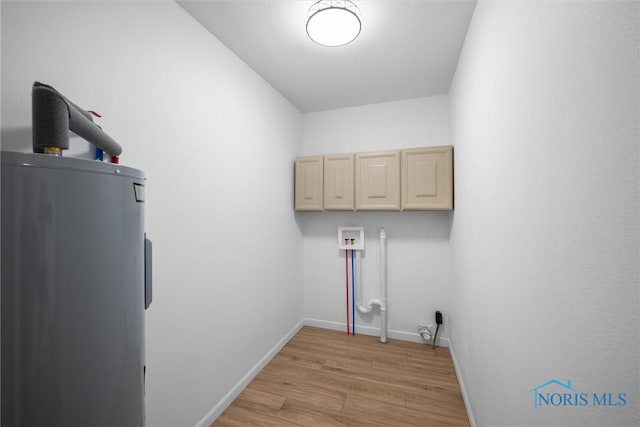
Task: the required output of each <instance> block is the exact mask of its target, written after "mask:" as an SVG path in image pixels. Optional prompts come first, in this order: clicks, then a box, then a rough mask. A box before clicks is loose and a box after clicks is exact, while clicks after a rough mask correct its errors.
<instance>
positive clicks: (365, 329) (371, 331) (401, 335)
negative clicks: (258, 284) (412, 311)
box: [304, 318, 449, 347]
mask: <svg viewBox="0 0 640 427" xmlns="http://www.w3.org/2000/svg"><path fill="white" fill-rule="evenodd" d="M304 324H305V326H315V327H316V328H323V329H331V330H334V331H344V332H345V333H346V331H347V324H346V323H340V322H330V321H327V320H320V319H309V318H305V319H304ZM356 334H362V335H373V336H379V335H380V328H375V327H372V326H358V325H356ZM387 336H388V337H389V338H391V339H396V340H400V341H409V342H416V343H422V344H426V343H425V342H424V340H423V339H422V337H421V336H420V334H418V333H417V332H405V331H394V330H388V331H387ZM438 345H439V346H441V347H449V338H446V337H442V338H438Z"/></svg>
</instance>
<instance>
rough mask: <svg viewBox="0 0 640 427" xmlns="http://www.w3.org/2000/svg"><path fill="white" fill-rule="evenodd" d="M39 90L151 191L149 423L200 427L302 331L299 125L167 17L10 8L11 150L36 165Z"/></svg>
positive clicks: (226, 57) (162, 8)
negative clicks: (51, 95)
mask: <svg viewBox="0 0 640 427" xmlns="http://www.w3.org/2000/svg"><path fill="white" fill-rule="evenodd" d="M36 79H37V80H41V81H43V82H46V83H49V84H52V85H53V86H55V87H56V88H58V89H59V90H60V91H61V92H62V93H64V94H65V95H67V96H68V97H69V98H70V99H72V100H73V101H75V102H76V103H77V104H78V105H80V106H83V107H85V108H92V109H94V110H96V111H99V112H101V113H102V114H103V116H104V117H103V119H102V125H103V127H104V129H105V130H106V131H107V132H108V133H109V134H110V135H111V136H113V137H114V138H115V139H116V140H117V141H119V142H120V143H121V144H122V145H123V146H124V152H123V155H122V163H123V164H126V165H131V166H134V167H137V168H140V169H142V170H144V171H145V173H146V175H147V180H148V181H147V204H146V208H147V209H146V218H147V231H148V234H149V236H150V238H151V239H152V240H153V243H154V276H153V277H154V302H153V304H152V306H151V307H150V309H149V310H148V311H147V316H146V318H147V395H146V401H147V421H148V424H149V425H152V426H161V425H164V426H193V425H194V424H196V423H197V422H198V421H199V420H201V419H202V418H203V417H204V416H205V414H207V412H208V411H209V410H210V409H211V408H212V407H213V406H214V405H215V404H216V403H218V402H219V401H220V399H222V398H223V396H224V395H225V394H226V393H227V392H228V391H229V390H230V389H231V388H232V387H233V386H234V385H235V384H236V383H237V382H238V380H239V379H240V378H241V377H242V376H243V375H244V374H245V373H246V372H247V371H248V370H249V369H250V368H252V367H253V366H254V365H255V364H256V362H258V360H259V359H260V358H261V357H262V356H263V355H264V354H265V353H266V352H267V351H268V350H270V349H271V348H272V347H273V346H274V345H275V344H276V343H277V342H278V341H279V340H280V339H281V338H282V337H283V336H285V334H286V333H287V332H288V331H290V330H291V328H293V327H294V326H295V325H296V324H297V322H299V321H300V320H301V319H302V317H303V314H302V285H301V277H302V268H301V261H302V257H301V256H300V253H301V250H302V238H301V233H300V229H299V227H298V224H297V223H296V220H295V217H294V214H293V209H292V206H293V200H292V193H293V192H292V162H293V159H294V157H295V155H296V154H297V152H298V150H299V144H300V139H301V126H300V123H301V115H300V113H299V112H298V111H297V110H296V109H295V108H294V107H293V106H292V105H291V104H289V103H288V102H287V101H286V100H285V99H284V98H283V97H282V96H281V95H280V94H278V93H277V92H275V91H274V90H273V89H272V88H271V87H270V86H269V85H268V84H266V83H265V82H264V81H263V80H262V79H261V78H260V77H258V76H257V75H256V74H255V73H254V72H253V71H252V70H251V69H250V68H249V67H247V66H246V64H244V63H243V62H242V61H240V60H239V59H238V58H237V57H236V56H235V55H234V54H232V53H231V52H229V51H228V50H227V49H226V48H225V47H224V46H223V45H222V44H221V43H220V42H219V41H218V40H216V39H215V38H214V37H212V36H211V35H210V34H209V33H208V32H207V31H206V30H204V29H203V28H202V27H201V26H200V25H199V24H198V23H197V22H196V21H195V20H193V18H191V17H190V16H189V15H188V14H187V13H186V12H184V10H183V9H182V8H180V7H179V6H178V5H176V4H175V3H173V2H20V3H18V2H16V3H13V2H5V1H3V2H2V95H3V96H2V110H3V111H2V112H3V115H2V145H3V148H12V149H14V150H15V149H26V150H29V149H30V144H31V141H30V135H31V129H30V127H31V104H30V103H31V97H30V93H31V84H32V83H33V81H34V80H36ZM80 146H81V144H80ZM85 149H86V147H85ZM80 154H82V153H80ZM101 232H104V233H108V232H113V230H101ZM97 238H99V236H97Z"/></svg>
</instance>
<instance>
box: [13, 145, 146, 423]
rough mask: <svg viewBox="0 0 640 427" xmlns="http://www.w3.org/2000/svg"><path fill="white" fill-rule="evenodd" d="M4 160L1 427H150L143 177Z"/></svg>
mask: <svg viewBox="0 0 640 427" xmlns="http://www.w3.org/2000/svg"><path fill="white" fill-rule="evenodd" d="M1 160H2V181H1V186H2V193H1V196H2V217H1V222H2V270H1V275H2V294H1V299H2V314H1V316H2V347H1V351H2V390H1V391H2V426H7V427H9V426H11V427H19V426H64V427H74V426H82V427H86V426H109V427H113V426H123V427H129V426H131V427H133V426H143V425H144V370H145V362H144V360H145V356H144V310H145V305H148V302H149V301H146V302H145V265H146V266H147V267H146V268H150V266H149V260H148V259H145V247H148V244H147V245H145V233H144V183H145V178H144V174H143V173H142V172H141V171H139V170H136V169H132V168H129V167H124V166H121V165H114V164H109V163H102V162H94V161H90V160H82V159H74V158H64V157H59V156H49V155H45V154H25V153H11V152H2V153H1ZM146 255H147V256H150V253H147V254H146ZM145 261H146V262H145ZM148 275H149V276H150V271H148ZM146 284H147V285H148V284H149V280H147V281H146ZM149 298H150V292H147V300H148V299H149Z"/></svg>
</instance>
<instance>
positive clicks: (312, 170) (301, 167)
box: [295, 156, 323, 211]
mask: <svg viewBox="0 0 640 427" xmlns="http://www.w3.org/2000/svg"><path fill="white" fill-rule="evenodd" d="M295 174H296V179H295V207H296V210H297V211H321V210H322V184H323V162H322V156H315V157H298V158H297V159H296V172H295Z"/></svg>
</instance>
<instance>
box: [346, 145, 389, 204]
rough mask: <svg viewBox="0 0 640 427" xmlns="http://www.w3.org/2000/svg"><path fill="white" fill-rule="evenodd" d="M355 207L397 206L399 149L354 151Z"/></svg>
mask: <svg viewBox="0 0 640 427" xmlns="http://www.w3.org/2000/svg"><path fill="white" fill-rule="evenodd" d="M356 209H360V210H399V209H400V153H399V152H398V151H387V152H382V153H358V154H356Z"/></svg>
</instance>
